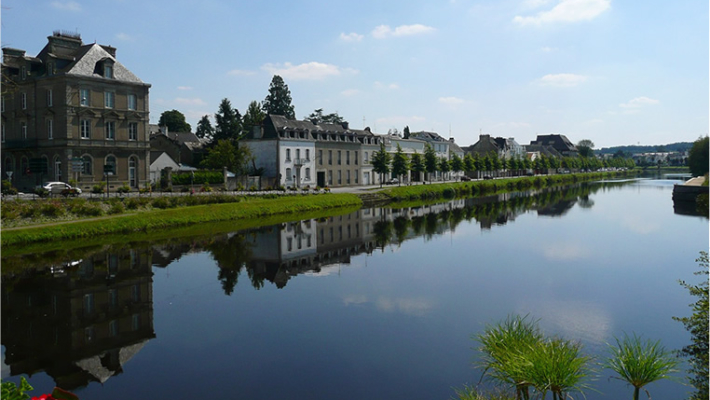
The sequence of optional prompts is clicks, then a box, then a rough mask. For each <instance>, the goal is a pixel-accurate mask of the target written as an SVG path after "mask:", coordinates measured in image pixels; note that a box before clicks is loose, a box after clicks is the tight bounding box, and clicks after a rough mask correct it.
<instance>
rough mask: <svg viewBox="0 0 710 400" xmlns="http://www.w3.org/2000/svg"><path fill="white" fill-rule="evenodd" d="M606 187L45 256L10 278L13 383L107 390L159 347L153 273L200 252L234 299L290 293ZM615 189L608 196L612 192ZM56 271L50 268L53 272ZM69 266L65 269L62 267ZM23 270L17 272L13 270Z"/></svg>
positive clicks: (555, 209)
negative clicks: (333, 270) (31, 378)
mask: <svg viewBox="0 0 710 400" xmlns="http://www.w3.org/2000/svg"><path fill="white" fill-rule="evenodd" d="M601 187H602V186H591V187H590V186H588V185H578V186H573V187H567V188H564V189H557V190H546V191H539V192H525V193H522V192H521V193H506V194H498V195H492V196H486V197H477V198H470V199H457V200H452V201H449V202H446V203H440V204H432V205H422V206H417V207H401V208H363V209H361V210H358V211H356V212H354V213H351V214H347V215H340V216H334V217H327V218H320V219H310V220H305V221H297V222H288V223H283V224H280V225H276V226H270V227H263V228H257V229H252V230H248V231H241V232H230V233H218V234H211V235H209V236H201V237H190V238H185V239H169V240H165V241H163V242H154V243H143V242H142V243H138V244H135V245H134V246H133V248H130V249H129V248H123V247H119V246H117V248H115V249H114V248H113V247H112V246H108V247H107V248H108V249H109V250H108V251H105V250H93V252H87V253H78V252H74V253H73V254H82V255H81V256H80V257H77V256H76V255H74V256H72V257H74V259H76V258H81V259H80V260H78V261H72V260H63V261H61V262H58V261H57V260H56V259H53V258H52V257H53V256H54V255H51V256H46V257H45V258H44V259H46V260H51V261H46V262H45V263H44V264H42V261H41V260H42V259H43V256H42V255H37V254H34V255H32V256H31V257H26V258H9V257H8V258H3V263H7V264H5V265H22V263H23V262H24V261H26V260H27V259H30V258H31V259H32V260H34V262H35V263H39V265H36V266H32V267H30V268H24V269H21V271H22V272H21V273H15V274H13V273H11V272H6V271H7V270H4V271H3V279H2V296H3V301H2V343H3V345H4V346H5V348H6V354H5V356H6V358H5V363H6V364H7V365H9V367H10V373H11V375H19V374H27V375H33V374H36V373H38V372H41V371H45V372H46V373H47V374H48V375H49V376H51V377H52V378H53V379H54V380H55V382H56V384H57V386H60V387H62V388H65V389H69V390H72V389H75V388H79V387H82V386H86V385H88V384H89V383H90V382H102V383H103V382H105V381H106V380H107V379H109V378H110V377H112V376H115V375H117V374H120V373H121V372H122V371H123V366H124V365H125V364H126V362H128V361H129V360H130V359H131V357H133V356H134V355H135V354H136V353H137V352H138V351H140V350H141V348H142V347H143V346H144V345H145V344H146V343H147V342H148V341H149V340H150V339H152V338H155V337H156V335H155V332H154V330H153V293H152V276H153V274H152V267H157V268H165V267H169V266H170V264H172V263H173V262H174V261H175V260H177V259H180V258H181V257H182V256H183V255H185V254H188V253H191V252H208V253H209V254H210V255H211V257H212V258H213V259H214V261H215V264H216V266H217V267H218V276H217V278H218V280H219V281H220V282H221V284H222V289H223V290H224V292H225V294H227V295H230V294H231V293H232V292H233V291H234V290H235V287H236V285H237V283H238V282H239V280H240V278H242V275H243V274H244V273H246V275H247V278H248V279H249V283H250V284H251V286H253V287H254V288H256V289H259V288H261V287H263V286H264V284H265V282H270V283H272V284H274V285H276V286H277V287H278V288H284V287H285V286H286V284H287V283H288V281H289V280H290V279H291V278H292V277H294V276H296V275H299V274H303V273H320V272H321V271H322V270H323V268H325V267H328V266H335V265H343V264H349V263H350V261H351V257H353V256H356V255H358V254H370V253H372V252H373V251H375V250H377V249H382V250H383V251H384V249H385V247H386V246H391V245H399V244H401V243H403V242H404V241H406V240H409V239H412V238H415V237H419V236H423V237H425V238H428V237H432V236H435V235H441V234H444V233H446V232H448V231H454V230H455V229H456V227H457V225H458V224H459V223H461V222H462V221H464V220H466V221H473V220H475V221H476V222H478V224H479V225H480V227H481V229H484V230H487V229H491V228H492V227H493V226H494V225H504V224H506V223H508V222H511V221H514V220H515V218H516V216H518V215H520V214H522V213H525V212H529V211H532V210H536V211H537V212H538V215H540V216H555V215H561V214H564V213H567V212H568V211H569V210H570V209H571V208H572V207H573V206H574V205H575V204H579V206H580V207H585V208H588V207H592V206H593V201H591V200H590V199H589V194H590V193H593V192H595V191H596V190H599V188H601ZM610 187H613V185H606V186H604V188H605V189H604V190H606V189H608V188H610ZM48 264H49V266H48ZM58 265H59V267H57V266H58ZM13 270H14V269H13Z"/></svg>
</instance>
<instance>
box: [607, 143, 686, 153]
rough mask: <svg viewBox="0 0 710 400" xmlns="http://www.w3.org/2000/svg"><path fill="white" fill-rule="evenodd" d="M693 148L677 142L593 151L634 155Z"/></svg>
mask: <svg viewBox="0 0 710 400" xmlns="http://www.w3.org/2000/svg"><path fill="white" fill-rule="evenodd" d="M691 147H693V142H679V143H671V144H659V145H656V146H615V147H604V148H602V149H601V150H594V153H596V154H614V153H616V152H617V151H619V150H621V151H623V152H624V153H627V154H634V153H654V152H657V151H658V150H659V149H662V150H664V151H688V150H690V148H691Z"/></svg>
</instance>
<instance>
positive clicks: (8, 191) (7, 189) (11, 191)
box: [2, 179, 17, 195]
mask: <svg viewBox="0 0 710 400" xmlns="http://www.w3.org/2000/svg"><path fill="white" fill-rule="evenodd" d="M2 194H3V195H15V194H17V189H15V188H14V187H12V183H10V181H9V180H7V179H3V181H2Z"/></svg>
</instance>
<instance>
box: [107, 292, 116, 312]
mask: <svg viewBox="0 0 710 400" xmlns="http://www.w3.org/2000/svg"><path fill="white" fill-rule="evenodd" d="M108 304H109V307H111V308H112V309H113V308H116V307H118V290H116V289H109V291H108Z"/></svg>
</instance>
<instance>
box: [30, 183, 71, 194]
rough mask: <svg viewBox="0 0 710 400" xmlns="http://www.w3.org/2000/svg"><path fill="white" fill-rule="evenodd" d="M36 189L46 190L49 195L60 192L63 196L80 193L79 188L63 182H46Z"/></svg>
mask: <svg viewBox="0 0 710 400" xmlns="http://www.w3.org/2000/svg"><path fill="white" fill-rule="evenodd" d="M37 189H43V190H46V191H47V193H48V194H51V195H55V194H61V195H62V196H64V197H67V196H78V195H80V194H81V189H79V188H78V187H73V186H72V185H70V184H68V183H64V182H46V183H44V184H43V185H40V186H37Z"/></svg>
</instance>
